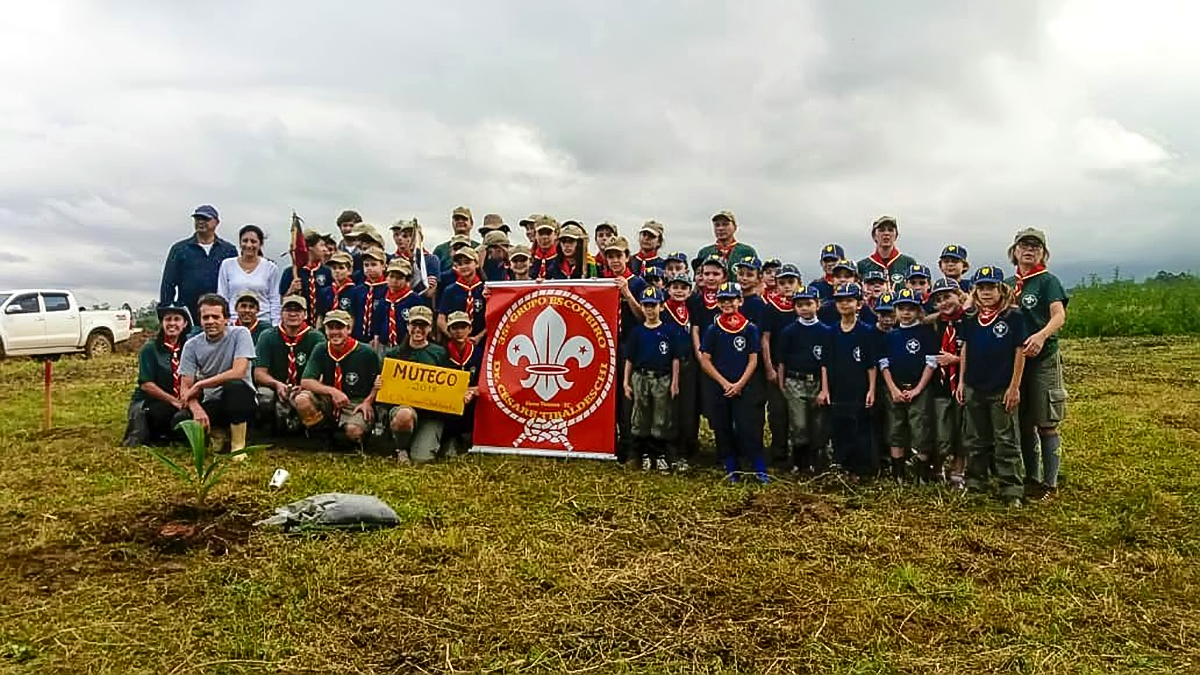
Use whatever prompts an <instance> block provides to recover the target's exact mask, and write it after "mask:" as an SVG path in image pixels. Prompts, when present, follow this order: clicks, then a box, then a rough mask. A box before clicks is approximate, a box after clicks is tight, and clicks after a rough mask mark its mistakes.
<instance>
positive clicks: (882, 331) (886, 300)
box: [868, 272, 896, 477]
mask: <svg viewBox="0 0 1200 675" xmlns="http://www.w3.org/2000/svg"><path fill="white" fill-rule="evenodd" d="M868 273H869V272H868ZM880 274H882V272H880ZM895 299H896V296H895V295H893V294H892V292H891V291H884V292H883V294H882V295H880V296H879V299H878V300H876V301H875V317H876V321H875V331H874V332H873V334H872V337H874V339H875V343H874V347H875V348H874V352H875V353H876V354H882V353H883V352H884V351H886V349H887V335H888V333H890V332H892V330H894V329H895V328H896V308H895V307H893V306H892V301H893V300H895ZM875 391H879V392H886V391H887V384H886V383H885V382H884V381H883V371H880V370H878V369H876V371H875ZM891 401H892V397H891V396H888V395H883V396H876V397H875V405H873V406H871V447H872V449H873V452H872V453H871V460H872V461H873V462H874V465H873V466H874V468H875V469H876V471H877V472H879V473H880V475H881V477H882V475H883V474H882V472H883V471H890V466H891V465H890V462H891V456H892V446H891V444H890V443H888V420H889V419H891V414H892V406H891Z"/></svg>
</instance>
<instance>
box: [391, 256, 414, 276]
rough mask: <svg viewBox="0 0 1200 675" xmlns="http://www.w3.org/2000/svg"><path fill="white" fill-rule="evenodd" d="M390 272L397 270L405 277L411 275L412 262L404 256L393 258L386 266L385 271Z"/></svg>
mask: <svg viewBox="0 0 1200 675" xmlns="http://www.w3.org/2000/svg"><path fill="white" fill-rule="evenodd" d="M392 272H399V273H400V274H403V275H404V276H405V277H411V276H412V263H410V262H408V261H407V260H405V259H404V258H395V259H394V260H392V262H390V263H388V266H387V273H388V274H391V273H392Z"/></svg>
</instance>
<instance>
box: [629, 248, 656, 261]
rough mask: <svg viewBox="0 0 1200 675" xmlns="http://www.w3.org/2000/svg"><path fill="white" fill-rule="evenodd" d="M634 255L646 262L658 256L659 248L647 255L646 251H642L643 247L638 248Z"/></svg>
mask: <svg viewBox="0 0 1200 675" xmlns="http://www.w3.org/2000/svg"><path fill="white" fill-rule="evenodd" d="M633 255H634V257H636V258H637V259H638V260H641V261H642V262H646V261H647V260H654V259H655V258H657V257H658V249H654V251H653V252H651V253H650V255H646V254H645V253H642V251H641V249H638V252H637V253H634V254H633Z"/></svg>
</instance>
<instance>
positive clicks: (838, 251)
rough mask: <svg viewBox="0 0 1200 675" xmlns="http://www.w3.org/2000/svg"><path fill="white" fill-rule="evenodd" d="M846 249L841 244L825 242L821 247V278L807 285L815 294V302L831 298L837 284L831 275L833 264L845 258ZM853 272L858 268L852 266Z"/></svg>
mask: <svg viewBox="0 0 1200 675" xmlns="http://www.w3.org/2000/svg"><path fill="white" fill-rule="evenodd" d="M845 258H846V250H845V249H844V248H842V246H841V244H825V246H823V247H821V275H822V276H821V278H820V279H817V280H816V281H813V282H812V283H810V284H809V285H808V287H809V288H811V289H813V292H815V293H816V295H817V302H818V303H822V302H825V301H826V300H829V299H831V298H833V289H834V288H835V287H836V286H837V280H836V279H834V277H833V266H834V265H836V264H837V262H838V261H839V260H845ZM854 271H855V273H857V272H858V268H857V267H855V268H854Z"/></svg>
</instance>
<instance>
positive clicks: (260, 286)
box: [217, 258, 281, 326]
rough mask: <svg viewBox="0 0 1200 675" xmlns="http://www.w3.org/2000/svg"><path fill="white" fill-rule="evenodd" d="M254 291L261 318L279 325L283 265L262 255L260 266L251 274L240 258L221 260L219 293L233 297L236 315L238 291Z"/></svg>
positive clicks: (231, 305) (218, 275)
mask: <svg viewBox="0 0 1200 675" xmlns="http://www.w3.org/2000/svg"><path fill="white" fill-rule="evenodd" d="M247 290H249V291H254V293H255V294H256V295H257V296H258V298H259V301H258V320H259V321H268V322H270V324H271V325H272V326H278V325H279V313H280V311H281V308H280V297H279V266H278V265H276V264H275V263H274V262H272V261H270V260H267V259H266V258H259V259H258V266H256V267H255V268H254V271H252V272H250V273H249V274H247V273H246V271H245V270H243V269H242V266H241V265H239V264H238V258H226V259H225V260H222V261H221V270H220V272H218V273H217V294H218V295H220V296H221V297H222V298H225V299H226V300H228V301H229V314H230V315H231V316H233V315H234V314H235V313H234V310H233V304H234V300H235V299H236V298H237V294H238V293H241V292H242V291H247Z"/></svg>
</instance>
